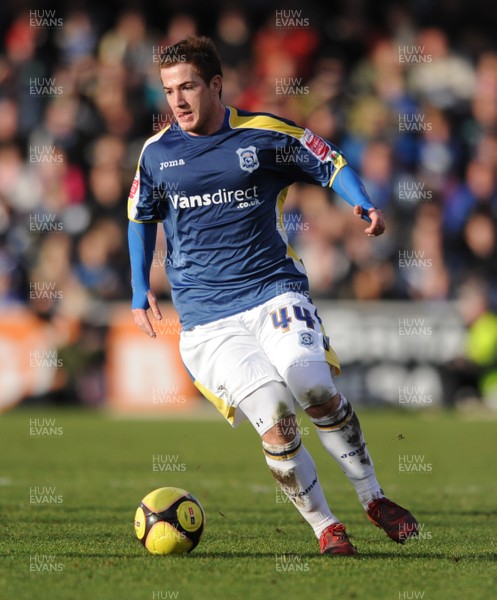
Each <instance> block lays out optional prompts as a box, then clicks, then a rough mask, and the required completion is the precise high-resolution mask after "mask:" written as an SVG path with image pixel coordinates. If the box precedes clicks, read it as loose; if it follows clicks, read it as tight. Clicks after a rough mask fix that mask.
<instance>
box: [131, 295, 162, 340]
mask: <svg viewBox="0 0 497 600" xmlns="http://www.w3.org/2000/svg"><path fill="white" fill-rule="evenodd" d="M147 300H148V303H149V305H150V310H151V311H152V314H153V315H154V317H155V318H156V319H157V321H160V320H161V319H162V314H161V312H160V309H159V305H158V304H157V298H156V297H155V294H154V292H153V291H152V290H148V292H147ZM131 313H132V315H133V319H134V320H135V325H136V326H137V327H138V328H139V329H141V330H142V331H143V332H144V333H146V334H147V335H149V336H150V337H151V338H155V337H157V334H156V333H155V331H154V328H153V327H152V323H151V322H150V319H149V318H148V313H147V311H146V310H145V309H144V308H133V309H132V310H131Z"/></svg>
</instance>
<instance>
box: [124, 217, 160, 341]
mask: <svg viewBox="0 0 497 600" xmlns="http://www.w3.org/2000/svg"><path fill="white" fill-rule="evenodd" d="M156 237H157V224H156V223H137V222H136V221H130V222H129V225H128V246H129V258H130V262H131V287H132V289H133V299H132V302H131V312H132V314H133V318H134V320H135V323H136V325H137V326H138V327H139V328H140V329H141V330H142V331H143V332H145V333H146V334H147V335H149V336H150V337H152V338H154V337H156V335H157V334H156V333H155V331H154V328H153V327H152V323H151V322H150V319H149V317H148V313H147V309H148V308H150V309H151V310H152V313H153V315H154V317H155V318H156V319H157V320H159V321H160V320H161V319H162V315H161V312H160V310H159V306H158V304H157V298H156V297H155V294H154V292H153V291H152V290H151V289H150V267H151V266H152V260H153V256H154V249H155V240H156Z"/></svg>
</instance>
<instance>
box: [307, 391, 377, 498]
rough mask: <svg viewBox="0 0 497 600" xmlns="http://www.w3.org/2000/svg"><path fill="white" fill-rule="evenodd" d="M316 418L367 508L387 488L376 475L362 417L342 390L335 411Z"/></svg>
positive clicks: (329, 447) (323, 440)
mask: <svg viewBox="0 0 497 600" xmlns="http://www.w3.org/2000/svg"><path fill="white" fill-rule="evenodd" d="M312 422H313V423H314V425H316V429H317V431H318V436H319V439H320V440H321V443H322V444H323V446H324V447H325V449H326V451H327V452H328V454H330V455H331V456H332V457H333V458H334V459H335V460H336V461H337V463H338V464H339V466H340V468H341V469H342V471H343V472H344V473H345V475H346V476H347V478H348V479H349V481H350V482H351V483H352V485H353V486H354V488H355V490H356V493H357V496H358V497H359V501H360V502H361V504H362V505H363V506H364V508H365V509H367V508H368V504H369V503H370V502H371V501H372V500H375V499H376V498H382V497H383V496H384V494H383V490H382V489H381V487H380V484H379V483H378V480H377V479H376V475H375V471H374V466H373V460H372V459H371V456H370V455H369V452H368V449H367V447H366V441H365V439H364V435H363V433H362V429H361V425H360V423H359V419H358V418H357V416H356V414H355V412H354V410H353V408H352V406H351V404H350V403H349V402H348V400H347V399H346V398H345V396H343V395H342V394H340V404H339V406H338V408H337V410H336V411H335V412H334V413H332V414H331V415H327V416H326V417H321V418H319V419H312Z"/></svg>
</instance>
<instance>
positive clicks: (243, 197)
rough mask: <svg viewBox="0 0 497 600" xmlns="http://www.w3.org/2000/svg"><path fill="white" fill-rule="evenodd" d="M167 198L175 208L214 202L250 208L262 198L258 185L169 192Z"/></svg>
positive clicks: (205, 204)
mask: <svg viewBox="0 0 497 600" xmlns="http://www.w3.org/2000/svg"><path fill="white" fill-rule="evenodd" d="M166 197H167V199H168V200H169V201H170V202H171V204H172V205H173V207H174V208H175V209H178V208H197V207H199V206H210V205H212V204H229V203H231V202H233V201H235V202H237V208H248V207H249V206H257V205H258V204H260V198H259V196H258V194H257V186H256V185H253V186H252V187H249V188H247V189H245V190H227V189H226V188H222V189H221V188H220V189H218V190H216V191H215V192H214V193H212V194H211V193H206V194H194V195H192V196H186V195H185V194H183V193H180V194H178V193H176V192H168V193H167V196H166Z"/></svg>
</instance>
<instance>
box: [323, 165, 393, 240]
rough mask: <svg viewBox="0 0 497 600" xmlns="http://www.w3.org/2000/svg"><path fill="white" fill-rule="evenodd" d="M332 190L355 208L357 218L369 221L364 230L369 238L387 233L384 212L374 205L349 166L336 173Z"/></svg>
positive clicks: (344, 166) (342, 167)
mask: <svg viewBox="0 0 497 600" xmlns="http://www.w3.org/2000/svg"><path fill="white" fill-rule="evenodd" d="M331 189H332V190H333V191H334V192H336V193H337V194H338V195H339V196H340V197H341V198H343V199H344V200H345V201H346V202H348V203H349V204H350V205H351V206H353V207H354V215H355V216H356V217H359V218H360V219H364V220H366V221H369V223H370V225H369V227H367V228H366V229H365V230H364V232H365V233H366V234H367V235H368V236H369V237H375V236H377V235H381V234H382V233H383V232H384V231H385V227H386V224H385V217H384V216H383V212H382V211H381V210H380V209H379V208H376V207H375V206H374V205H373V203H372V202H371V200H370V198H369V196H368V193H367V192H366V189H365V187H364V184H363V183H362V181H361V180H360V178H359V176H358V175H357V173H356V172H355V171H354V170H353V169H352V168H351V167H349V165H347V164H345V165H343V166H341V167H340V168H339V169H338V170H337V172H336V173H334V176H333V178H332V182H331Z"/></svg>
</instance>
